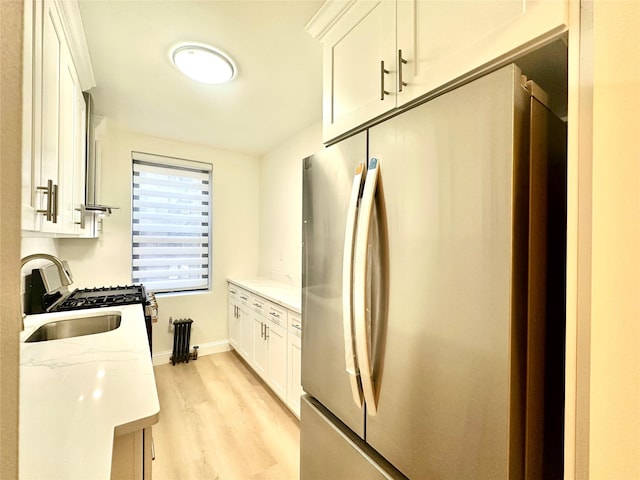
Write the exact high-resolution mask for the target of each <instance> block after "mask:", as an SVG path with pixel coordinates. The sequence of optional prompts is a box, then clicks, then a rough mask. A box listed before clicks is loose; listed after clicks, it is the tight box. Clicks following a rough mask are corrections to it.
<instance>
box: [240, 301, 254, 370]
mask: <svg viewBox="0 0 640 480" xmlns="http://www.w3.org/2000/svg"><path fill="white" fill-rule="evenodd" d="M238 315H239V316H240V323H241V324H242V327H241V329H242V337H241V338H242V341H241V343H240V355H242V356H243V357H244V359H245V360H246V361H247V362H249V364H251V363H252V362H253V314H252V313H251V311H250V310H249V309H247V306H246V305H244V304H242V303H240V304H238Z"/></svg>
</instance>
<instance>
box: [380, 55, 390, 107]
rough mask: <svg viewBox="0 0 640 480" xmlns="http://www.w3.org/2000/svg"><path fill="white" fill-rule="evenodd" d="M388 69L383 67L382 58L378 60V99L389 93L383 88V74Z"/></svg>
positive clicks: (387, 71)
mask: <svg viewBox="0 0 640 480" xmlns="http://www.w3.org/2000/svg"><path fill="white" fill-rule="evenodd" d="M388 73H389V70H387V69H386V68H384V60H381V61H380V100H384V96H385V95H389V92H388V91H386V90H385V89H384V76H385V74H388Z"/></svg>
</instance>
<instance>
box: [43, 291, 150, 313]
mask: <svg viewBox="0 0 640 480" xmlns="http://www.w3.org/2000/svg"><path fill="white" fill-rule="evenodd" d="M146 301H147V294H146V292H145V289H144V285H124V286H116V287H97V288H82V289H78V288H77V289H75V290H74V291H73V292H71V293H70V294H69V295H68V296H67V297H66V298H65V299H64V300H63V301H62V302H61V303H59V304H58V305H56V306H55V307H54V308H53V311H57V312H63V311H68V310H79V309H82V308H99V307H113V306H118V305H132V304H136V303H141V304H144V303H145V302H146Z"/></svg>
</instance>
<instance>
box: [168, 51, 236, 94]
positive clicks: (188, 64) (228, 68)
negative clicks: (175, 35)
mask: <svg viewBox="0 0 640 480" xmlns="http://www.w3.org/2000/svg"><path fill="white" fill-rule="evenodd" d="M171 60H172V61H173V64H174V65H175V66H176V68H177V69H178V70H180V71H181V72H182V73H184V74H185V75H186V76H187V77H189V78H191V79H193V80H196V81H198V82H202V83H211V84H214V83H225V82H228V81H229V80H231V79H232V78H233V77H234V76H235V74H236V68H235V65H234V64H233V61H232V60H231V59H230V58H229V57H228V56H227V55H225V54H224V53H222V52H221V51H220V50H217V49H215V48H213V47H210V46H208V45H202V44H194V43H191V44H180V45H177V46H176V47H174V48H173V49H172V50H171Z"/></svg>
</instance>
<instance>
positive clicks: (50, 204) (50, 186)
mask: <svg viewBox="0 0 640 480" xmlns="http://www.w3.org/2000/svg"><path fill="white" fill-rule="evenodd" d="M36 190H44V194H45V195H46V196H47V208H46V209H45V210H36V212H37V213H44V214H45V217H46V219H47V222H50V221H51V219H52V215H53V213H52V212H53V180H47V186H46V187H36Z"/></svg>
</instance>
